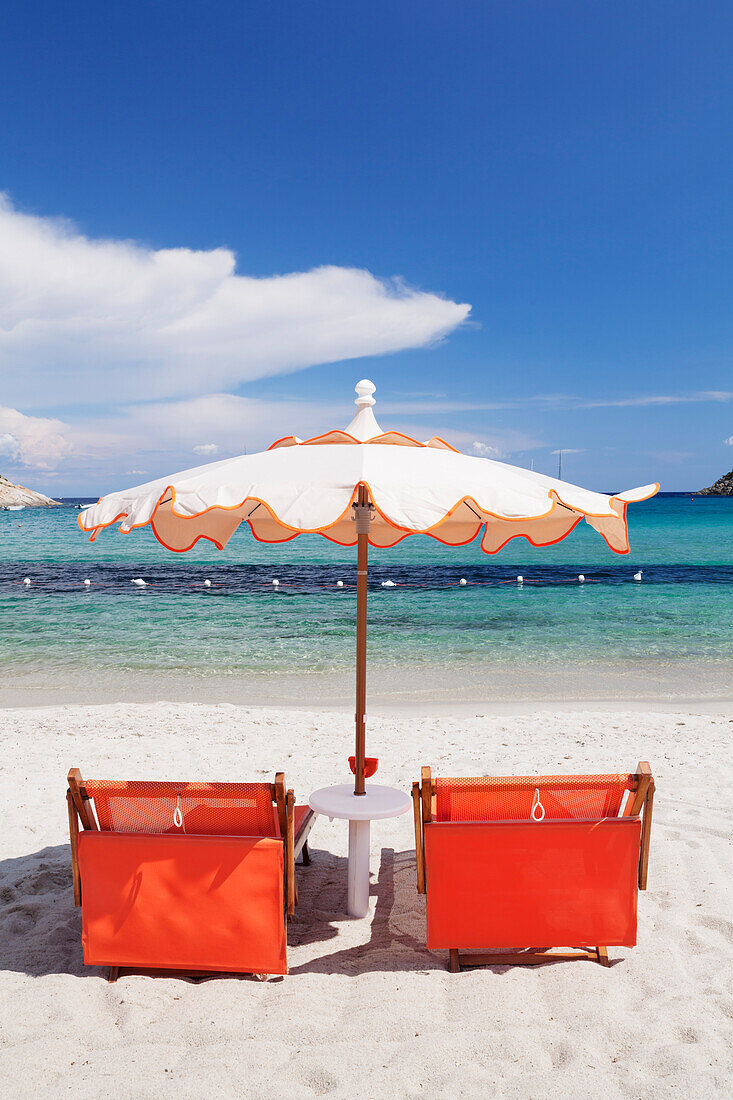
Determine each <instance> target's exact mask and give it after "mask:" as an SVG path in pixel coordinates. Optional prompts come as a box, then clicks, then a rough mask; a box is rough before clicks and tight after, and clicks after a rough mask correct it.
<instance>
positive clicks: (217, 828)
mask: <svg viewBox="0 0 733 1100" xmlns="http://www.w3.org/2000/svg"><path fill="white" fill-rule="evenodd" d="M67 802H68V806H69V830H70V836H71V851H72V868H73V874H74V899H75V902H76V904H77V905H79V904H80V905H81V908H82V927H83V934H82V942H83V947H84V961H85V963H87V964H88V965H93V966H109V967H110V968H111V971H110V973H111V978H112V980H114V978H115V977H116V976H117V973H118V970H119V967H121V966H124V967H131V968H134V969H137V970H140V969H151V970H158V969H162V970H176V971H185V972H189V971H202V970H203V971H226V972H232V973H248V972H255V973H261V974H285V973H287V959H286V924H285V915H286V912H287V914H288V915H289V914H291V913H292V912H293V911H294V908H295V902H296V900H297V899H296V890H295V854H296V845H295V832H296V830H295V821H296V812H295V804H294V796H293V792H292V791H286V789H285V779H284V776H283V775H282V773H278V775H276V777H275V782H274V783H272V784H271V783H172V782H168V783H161V782H145V781H142V782H141V781H135V782H127V781H117V780H87V781H84V780H83V779H82V777H81V773H80V772H79V771H78V769H72V770H71V771H70V772H69V790H68V792H67ZM299 809H301V808H299ZM95 811H96V814H95ZM297 817H298V821H299V825H300V830H299V832H300V846H302V847H303V853H304V862H305V861H307V860H306V848H305V838H306V837H307V833H308V829H309V827H310V824H311V822H312V815H310V814H309V812H306V813H305V814H304V813H303V812H302V809H301V812H300V813H299V814H298V815H297ZM80 824H81V826H82V831H80V829H79V825H80Z"/></svg>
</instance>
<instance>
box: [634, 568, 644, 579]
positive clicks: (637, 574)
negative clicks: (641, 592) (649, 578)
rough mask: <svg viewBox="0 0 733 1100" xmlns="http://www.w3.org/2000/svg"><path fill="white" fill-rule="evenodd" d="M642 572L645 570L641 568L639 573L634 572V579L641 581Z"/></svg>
mask: <svg viewBox="0 0 733 1100" xmlns="http://www.w3.org/2000/svg"><path fill="white" fill-rule="evenodd" d="M642 572H643V570H641V569H640V570H639V572H638V573H634V580H635V581H640V580H641V574H642Z"/></svg>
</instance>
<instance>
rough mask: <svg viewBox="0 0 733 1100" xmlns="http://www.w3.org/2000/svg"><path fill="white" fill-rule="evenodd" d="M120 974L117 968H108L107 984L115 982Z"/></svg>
mask: <svg viewBox="0 0 733 1100" xmlns="http://www.w3.org/2000/svg"><path fill="white" fill-rule="evenodd" d="M119 974H120V968H119V966H110V968H109V974H108V975H107V981H108V982H110V983H111V982H116V981H117V979H118V977H119Z"/></svg>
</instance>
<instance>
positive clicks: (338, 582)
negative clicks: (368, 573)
mask: <svg viewBox="0 0 733 1100" xmlns="http://www.w3.org/2000/svg"><path fill="white" fill-rule="evenodd" d="M336 587H337V588H343V587H344V582H343V581H336Z"/></svg>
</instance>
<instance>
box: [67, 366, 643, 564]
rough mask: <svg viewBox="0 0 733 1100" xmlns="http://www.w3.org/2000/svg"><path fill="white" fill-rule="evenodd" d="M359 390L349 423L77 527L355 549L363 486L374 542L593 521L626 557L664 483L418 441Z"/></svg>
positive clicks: (189, 541) (116, 506) (88, 517)
mask: <svg viewBox="0 0 733 1100" xmlns="http://www.w3.org/2000/svg"><path fill="white" fill-rule="evenodd" d="M356 392H357V394H358V397H357V399H356V404H357V405H358V406H359V410H358V412H357V414H356V416H355V417H354V419H353V420H352V422H351V423H350V424H349V426H348V428H346V429H345V430H343V431H340V430H335V431H330V432H327V433H326V434H325V435H319V436H316V437H315V438H313V439H306V440H301V439H298V437H297V436H287V437H285V438H284V439H279V440H278V441H277V442H276V443H273V444H272V446H271V447H270V448H269V449H268V450H267V451H262V452H260V453H258V454H251V455H241V456H239V457H238V458H229V459H223V460H222V461H221V462H212V463H208V464H207V465H206V466H197V467H195V468H194V469H192V470H184V471H183V472H181V473H178V474H174V475H172V476H171V477H166V478H160V479H159V480H157V481H149V482H146V483H145V484H144V485H139V486H137V487H136V488H134V489H126V490H123V491H121V492H118V493H109V494H108V495H107V496H104V497H102V498H101V499H100V501H99V502H98V503H97V504H95V505H93V506H92V507H90V508H87V509H85V510H84V511H83V512H82V513H81V514H80V516H79V525H80V527H81V528H82V530H83V531H89V532H91V538H92V540H93V539H94V538H96V536H97V533H98V532H99V530H100V529H101V528H103V527H109V526H110V525H111V524H113V523H118V522H119V524H120V531H122V532H124V533H127V532H129V531H131V530H132V529H133V528H136V527H144V526H146V525H147V524H150V526H151V527H152V529H153V532H154V534H155V537H156V538H157V539H158V541H159V542H161V543H162V544H163V546H165V547H167V549H169V550H173V551H176V552H178V553H181V552H183V551H186V550H190V549H191V547H192V546H194V544H195V543H196V542H197V541H198V540H199V539H202V538H203V539H209V540H210V541H211V542H213V543H214V544H215V545H216V546H218V548H219V549H220V550H223V549H224V547H225V546H226V544H227V542H228V541H229V539H230V538H231V537H232V535H233V534H234V532H235V531H236V529H237V528H238V527H239V525H240V524H241V523H243V522H245V523H248V524H249V526H250V528H251V530H252V534H253V535H254V537H255V538H256V539H258V540H259V541H261V542H286V541H288V540H289V539H294V538H296V537H297V536H298V535H302V534H305V533H312V532H317V533H318V534H320V535H323V536H325V537H326V538H328V539H331V540H332V541H333V542H336V543H338V544H339V545H341V546H353V545H355V543H356V541H357V534H356V530H355V524H354V522H353V509H352V505H353V504H354V502H355V501H356V499H357V496H358V489H359V486H360V485H361V486H364V487H365V488H366V490H367V492H368V496H369V499H370V502H371V504H372V505H373V515H372V520H371V523H370V525H369V536H368V538H369V543H370V545H371V546H380V547H387V546H394V545H395V544H396V543H398V542H401V541H402V539H404V538H406V537H407V536H408V535H416V534H424V535H430V536H431V537H432V538H435V539H438V540H439V541H440V542H443V543H446V544H447V545H449V546H461V545H464V544H465V543H468V542H471V541H472V540H473V539H474V538H475V537H476V536H477V535H478V533H479V532H480V531H483V534H482V538H481V549H482V550H484V551H485V552H486V553H487V554H494V553H496V552H497V551H498V550H500V549H501V548H502V546H505V545H506V543H507V542H508V541H509V540H510V539H512V538H517V537H520V536H521V537H524V538H526V539H528V541H529V542H531V543H532V545H533V546H549V545H551V544H552V543H555V542H559V541H560V539H563V538H565V536H566V535H568V534H569V533H570V532H571V531H572V530H573V528H574V527H575V526H576V525H577V524H578V523H580V521H581V520H582V519H585V520H586V522H587V523H589V524H590V525H591V527H594V528H595V529H596V531H598V532H599V533H600V534H601V535H602V536H603V538H604V539H605V540H606V542H607V543H608V545H609V546H610V548H611V549H612V550H614V551H615V552H616V553H618V554H625V553H628V550H629V541H628V530H627V524H626V505H627V504H628V503H630V502H632V501H639V500H645V499H646V498H647V497H650V496H653V495H654V493H656V492H657V490H658V488H659V486H658V485H657V484H654V485H644V486H643V487H641V488H638V489H630V490H627V491H626V492H623V493H618V494H616V495H615V496H605V495H604V494H602V493H594V492H591V491H589V490H588V489H581V488H579V487H578V486H576V485H570V484H568V483H566V482H563V481H558V480H557V479H556V478H552V477H548V476H546V475H545V474H540V473H535V472H533V471H530V470H525V469H522V468H521V467H518V466H510V465H507V464H506V463H503V462H494V461H492V460H490V459H487V458H475V457H473V456H471V455H464V454H461V453H460V452H459V451H457V450H456V449H455V448H454V447H451V446H450V444H448V443H446V442H445V440H443V439H439V438H437V437H434V438H432V439H429V440H428V441H427V442H419V441H418V440H416V439H412V438H410V436H407V435H403V434H402V433H400V432H383V431H382V430H381V428H380V427H379V425H378V424H377V421H376V419H375V417H374V413H373V410H372V406H373V405H374V404H375V402H374V398H373V397H372V394H373V393H374V386H373V385H372V383H371V382H368V381H363V382H360V383H359V384H358V386H357V387H356Z"/></svg>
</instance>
